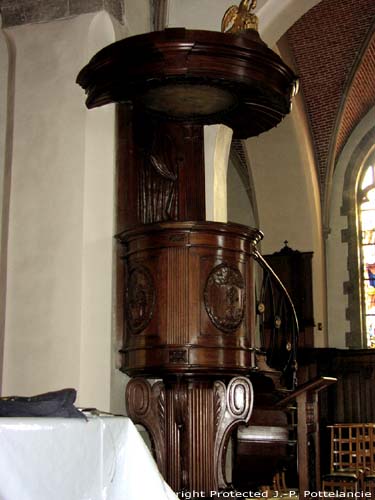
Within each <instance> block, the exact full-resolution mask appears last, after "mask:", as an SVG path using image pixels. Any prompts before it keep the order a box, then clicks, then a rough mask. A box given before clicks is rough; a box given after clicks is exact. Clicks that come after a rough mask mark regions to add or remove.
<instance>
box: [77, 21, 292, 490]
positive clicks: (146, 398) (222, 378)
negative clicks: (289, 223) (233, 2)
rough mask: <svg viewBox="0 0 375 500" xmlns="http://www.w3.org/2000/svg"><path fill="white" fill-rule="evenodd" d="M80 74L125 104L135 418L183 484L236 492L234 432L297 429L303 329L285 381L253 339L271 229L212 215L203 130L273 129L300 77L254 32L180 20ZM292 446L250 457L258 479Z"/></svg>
mask: <svg viewBox="0 0 375 500" xmlns="http://www.w3.org/2000/svg"><path fill="white" fill-rule="evenodd" d="M77 81H78V83H79V84H80V85H81V86H82V87H83V88H84V89H85V90H86V93H87V96H88V97H87V101H86V103H87V106H88V107H89V108H93V107H96V106H102V105H105V104H108V103H118V127H117V128H118V148H117V157H118V172H119V173H118V220H119V229H118V234H117V240H118V244H119V253H120V258H121V261H122V270H121V274H120V275H119V276H118V280H119V282H120V283H122V284H123V330H124V336H123V338H124V342H123V349H122V351H121V354H122V370H123V371H124V372H125V373H127V374H128V375H130V376H131V377H133V378H132V379H131V381H130V382H129V383H128V385H127V388H126V405H127V410H128V414H129V416H130V417H131V418H132V419H133V421H134V422H137V423H141V424H142V425H144V426H145V427H146V429H147V430H148V431H149V433H150V435H151V438H152V443H153V447H154V452H155V457H156V460H157V463H158V466H159V468H160V470H161V472H162V474H163V475H164V477H165V479H166V480H167V481H168V482H169V484H170V485H171V486H172V488H173V489H174V490H175V491H177V492H184V491H190V492H202V496H203V494H205V495H206V494H207V495H208V494H209V492H210V491H218V490H221V489H227V488H230V485H229V484H228V482H227V480H226V476H225V467H224V462H225V452H226V448H227V444H228V440H229V438H230V436H231V435H232V434H233V432H234V430H235V429H236V428H237V427H238V426H239V425H240V424H248V423H249V421H250V427H251V424H252V420H251V417H252V414H253V416H254V425H253V426H255V425H258V426H259V425H261V426H262V432H265V433H266V438H267V432H268V434H269V433H270V429H271V428H273V427H275V425H276V426H277V425H278V424H277V422H281V423H282V425H281V427H283V426H285V425H287V424H286V423H285V418H284V413H285V410H284V408H283V407H282V406H280V400H282V399H283V397H285V389H286V387H285V385H287V386H288V387H287V388H289V389H290V390H292V389H294V385H295V384H294V375H293V374H294V372H295V368H296V363H295V353H296V335H295V333H296V332H293V331H292V330H290V331H288V332H286V335H285V336H283V337H282V338H281V337H280V339H281V340H280V343H281V344H282V345H280V349H281V351H282V353H283V355H284V356H285V359H284V358H283V362H282V363H281V364H282V367H283V369H285V370H284V371H285V373H286V377H285V380H284V382H285V383H284V387H282V386H283V382H282V381H280V375H281V373H280V372H279V371H277V370H275V369H272V368H270V367H269V366H267V364H266V362H265V359H264V355H263V354H262V352H260V351H259V347H260V346H259V345H257V340H256V335H255V316H256V314H257V312H259V310H258V309H259V307H260V305H259V304H256V303H255V299H254V270H253V266H254V262H255V261H260V262H261V263H262V264H263V265H265V261H264V260H263V259H262V257H261V256H260V254H259V252H258V250H257V242H258V241H259V240H260V239H261V237H262V234H261V232H260V231H258V230H257V229H252V228H248V227H244V226H241V225H238V224H232V223H227V224H224V223H217V222H212V221H207V220H206V210H205V168H204V167H205V165H204V143H203V127H204V125H208V124H219V123H221V124H225V125H227V126H228V127H230V128H232V129H233V134H234V137H236V138H239V139H245V138H248V137H251V136H256V135H258V134H260V133H262V132H264V131H267V130H269V129H271V128H272V127H274V126H276V125H277V124H278V123H279V122H280V121H281V120H282V118H283V117H284V116H285V115H286V114H287V113H288V112H289V110H290V101H291V96H292V94H293V92H294V91H295V87H296V77H295V75H294V74H293V72H292V71H291V70H290V69H289V68H288V67H287V66H286V65H285V64H284V63H283V61H282V60H281V59H280V57H279V56H278V55H277V54H275V53H274V52H273V51H271V50H270V49H269V48H268V47H267V46H266V45H265V44H264V43H263V42H262V40H261V39H260V37H259V35H258V33H257V31H256V30H255V29H247V30H245V31H242V32H240V33H220V32H209V31H199V30H186V29H184V28H172V29H166V30H164V31H160V32H153V33H147V34H143V35H138V36H134V37H130V38H126V39H124V40H120V41H118V42H116V43H113V44H112V45H110V46H108V47H106V48H104V49H103V50H101V51H100V52H98V53H97V54H96V55H95V56H94V57H93V58H92V60H91V61H90V62H89V64H88V65H87V66H85V67H84V68H83V69H82V71H81V72H80V74H79V76H78V80H77ZM149 379H158V380H157V381H156V382H154V383H151V382H150V381H149ZM283 391H284V392H283ZM288 397H290V396H288ZM277 405H279V406H277ZM253 409H254V411H253ZM265 416H266V418H265ZM259 422H260V423H261V424H259ZM273 424H275V425H273ZM267 426H268V431H267ZM245 433H246V432H245ZM271 434H272V432H271ZM271 438H272V439H273V438H274V436H271ZM272 439H271V441H272ZM266 440H267V439H266ZM275 440H276V441H277V437H276V438H275V439H274V441H275ZM279 441H280V440H279ZM281 441H282V442H281V443H279V442H276V447H274V448H272V446H271V448H269V449H268V452H267V453H268V456H269V457H270V456H274V455H272V453H275V450H276V455H277V456H276V459H275V460H274V459H272V460H269V461H268V465H267V470H266V471H264V470H263V469H264V468H263V462H262V464H261V465H260V463H258V464H257V463H256V461H255V462H254V460H253V461H252V463H251V467H252V469H251V470H248V471H247V472H246V474H247V476H248V477H250V480H249V481H248V482H247V483H246V484H247V485H248V484H251V486H252V487H258V486H260V485H261V484H264V481H268V480H269V478H272V476H273V474H274V473H275V472H276V470H275V468H276V467H277V463H278V456H279V455H280V457H281V456H282V457H283V456H285V453H288V452H287V449H286V447H285V446H284V445H285V432H284V433H282V437H281ZM286 441H287V440H286ZM249 442H250V445H251V446H252V449H254V446H255V448H257V443H255V442H254V440H253V441H252V439H251V437H250V441H249ZM262 447H263V443H262V442H259V443H258V448H257V451H256V452H255V453H261V449H262ZM263 454H264V453H263ZM254 456H255V455H254ZM239 483H241V481H239Z"/></svg>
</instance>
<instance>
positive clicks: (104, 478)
mask: <svg viewBox="0 0 375 500" xmlns="http://www.w3.org/2000/svg"><path fill="white" fill-rule="evenodd" d="M176 499H177V496H176V495H175V494H174V493H173V492H172V490H171V489H170V488H169V486H168V485H167V484H166V483H165V482H164V480H163V478H162V476H161V475H160V473H159V471H158V469H157V466H156V463H155V462H154V460H153V458H152V456H151V454H150V452H149V450H148V448H147V446H146V445H145V443H144V441H143V439H142V437H141V436H140V434H139V432H138V431H137V429H136V427H135V426H134V424H133V423H132V421H131V420H130V419H129V418H127V417H114V416H90V417H88V419H87V421H86V420H84V419H64V418H0V500H176Z"/></svg>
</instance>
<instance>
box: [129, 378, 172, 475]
mask: <svg viewBox="0 0 375 500" xmlns="http://www.w3.org/2000/svg"><path fill="white" fill-rule="evenodd" d="M125 401H126V409H127V412H128V415H129V417H130V418H131V419H132V421H133V422H134V423H135V424H141V425H143V426H144V427H145V428H146V429H147V431H148V432H149V433H150V435H151V438H152V445H153V451H154V454H155V456H156V461H157V464H158V467H159V470H160V472H161V474H162V475H163V476H164V477H165V474H166V471H165V425H166V404H165V388H164V384H163V383H162V382H156V383H155V384H154V385H153V386H151V384H150V383H149V382H148V381H147V380H146V379H142V378H134V379H132V380H130V381H129V383H128V385H127V386H126V392H125Z"/></svg>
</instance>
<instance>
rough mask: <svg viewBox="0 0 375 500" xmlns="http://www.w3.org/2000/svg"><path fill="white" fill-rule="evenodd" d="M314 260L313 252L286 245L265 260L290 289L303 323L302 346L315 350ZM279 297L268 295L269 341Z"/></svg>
mask: <svg viewBox="0 0 375 500" xmlns="http://www.w3.org/2000/svg"><path fill="white" fill-rule="evenodd" d="M312 257H313V252H299V251H298V250H293V249H292V248H290V247H289V246H288V245H287V242H285V246H284V248H282V249H281V250H280V251H279V252H275V253H273V254H271V255H265V256H264V258H265V260H266V261H267V262H268V264H269V265H270V266H271V267H272V269H273V270H274V271H275V273H276V274H277V275H278V277H279V278H280V280H281V281H282V283H283V284H284V286H285V288H286V289H287V291H288V293H289V295H290V297H291V299H292V301H293V303H294V307H295V310H296V313H297V318H298V323H299V340H298V345H299V347H313V345H314V326H315V323H314V306H313V287H312ZM277 300H278V299H277V297H276V298H275V297H274V298H273V299H272V297H271V294H267V295H266V301H265V313H264V315H265V316H264V318H265V319H264V329H265V338H266V342H267V331H271V329H272V326H273V323H274V318H275V313H276V311H275V309H276V308H277ZM272 301H273V303H272Z"/></svg>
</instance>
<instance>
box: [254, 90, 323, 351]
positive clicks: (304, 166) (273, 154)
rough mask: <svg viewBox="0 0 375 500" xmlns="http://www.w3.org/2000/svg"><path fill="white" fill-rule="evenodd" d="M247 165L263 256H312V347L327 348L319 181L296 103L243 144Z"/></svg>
mask: <svg viewBox="0 0 375 500" xmlns="http://www.w3.org/2000/svg"><path fill="white" fill-rule="evenodd" d="M246 145H247V148H248V156H249V158H250V162H251V168H252V174H253V179H254V186H255V191H256V193H257V204H258V214H259V222H260V229H261V230H262V231H263V232H264V240H263V241H262V252H263V253H264V254H268V253H273V252H275V251H278V250H280V249H281V248H282V246H283V242H284V240H288V242H289V246H290V247H292V248H293V249H297V250H300V251H313V252H314V257H313V295H314V319H315V323H316V324H318V323H322V326H323V329H322V330H317V329H315V332H314V341H315V345H316V346H317V347H321V346H324V345H326V330H327V329H326V325H325V307H324V302H325V300H324V297H325V277H324V249H323V246H322V237H321V234H322V232H321V222H320V203H319V192H318V181H317V177H316V169H315V165H314V157H313V152H312V146H311V140H310V134H309V129H308V125H307V123H306V120H305V117H304V110H303V106H302V101H301V97H299V98H298V99H295V101H294V104H293V111H292V112H291V114H289V115H288V116H287V117H286V118H285V119H284V121H283V122H282V123H281V124H280V125H279V126H278V127H276V128H274V129H272V130H270V131H269V132H266V133H264V134H262V135H260V136H259V137H254V138H251V139H248V140H247V142H246Z"/></svg>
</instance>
